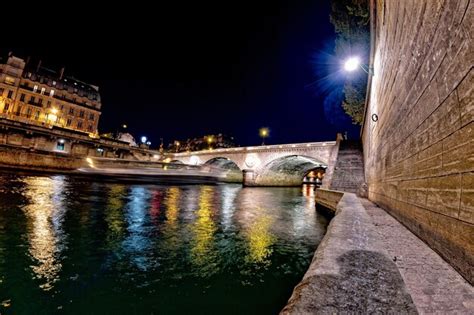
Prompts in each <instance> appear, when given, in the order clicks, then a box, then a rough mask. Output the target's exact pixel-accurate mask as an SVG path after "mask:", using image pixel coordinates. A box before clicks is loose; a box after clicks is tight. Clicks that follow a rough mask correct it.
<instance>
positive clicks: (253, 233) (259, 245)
mask: <svg viewBox="0 0 474 315" xmlns="http://www.w3.org/2000/svg"><path fill="white" fill-rule="evenodd" d="M258 211H259V212H261V214H260V215H259V216H258V217H257V218H256V219H255V220H254V221H253V222H252V223H251V225H250V228H249V229H248V231H247V238H248V242H249V248H248V254H247V256H246V257H245V259H246V261H247V262H251V263H257V264H263V265H265V264H267V265H268V264H270V259H269V257H270V255H271V254H272V249H271V247H270V246H271V245H272V244H273V242H274V240H275V237H274V236H273V234H272V233H270V226H271V224H272V222H273V220H272V218H271V217H270V216H269V215H267V214H265V210H264V209H258Z"/></svg>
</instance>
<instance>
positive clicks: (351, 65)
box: [344, 57, 360, 72]
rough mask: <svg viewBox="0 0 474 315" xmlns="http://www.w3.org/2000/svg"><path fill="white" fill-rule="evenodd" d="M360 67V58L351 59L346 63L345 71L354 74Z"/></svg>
mask: <svg viewBox="0 0 474 315" xmlns="http://www.w3.org/2000/svg"><path fill="white" fill-rule="evenodd" d="M359 66H360V59H359V58H358V57H350V58H349V59H347V60H346V62H345V63H344V70H346V71H349V72H352V71H354V70H356V69H357V68H358V67H359Z"/></svg>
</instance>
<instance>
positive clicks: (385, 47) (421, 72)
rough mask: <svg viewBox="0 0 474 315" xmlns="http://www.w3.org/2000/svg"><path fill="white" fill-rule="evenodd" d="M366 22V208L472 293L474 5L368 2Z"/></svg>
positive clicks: (462, 1)
mask: <svg viewBox="0 0 474 315" xmlns="http://www.w3.org/2000/svg"><path fill="white" fill-rule="evenodd" d="M371 17H372V21H371V26H372V52H371V63H373V66H374V76H373V77H372V78H371V85H370V89H369V93H368V98H367V104H366V117H365V122H364V125H363V129H362V141H363V147H364V162H365V178H366V181H367V184H368V195H369V199H370V200H372V201H373V202H375V203H377V204H379V205H381V206H382V207H384V208H386V209H387V210H388V212H389V213H390V214H391V215H393V216H394V217H395V218H396V219H398V220H399V221H400V222H402V223H403V224H404V225H405V226H407V227H408V228H409V229H410V230H411V231H413V232H414V233H415V234H416V235H417V236H418V237H420V238H421V239H423V240H424V241H425V242H426V243H427V244H428V245H430V246H431V247H432V248H433V249H434V250H435V251H437V252H438V253H439V254H440V255H441V256H442V257H443V258H444V259H446V260H447V261H448V262H449V263H450V264H451V265H452V266H453V267H454V268H456V269H457V270H458V271H459V272H460V273H461V274H462V275H463V276H464V277H465V278H466V279H467V280H468V281H469V282H470V283H471V284H472V283H474V122H473V118H474V102H473V86H474V79H473V75H474V70H473V64H474V46H473V38H472V34H474V1H472V0H471V1H469V0H433V1H431V0H430V1H428V0H424V1H388V0H385V1H383V0H373V1H372V3H371ZM373 114H377V115H378V118H379V119H378V121H377V122H374V121H372V120H371V119H370V117H371V116H372V115H373Z"/></svg>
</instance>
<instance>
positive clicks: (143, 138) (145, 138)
mask: <svg viewBox="0 0 474 315" xmlns="http://www.w3.org/2000/svg"><path fill="white" fill-rule="evenodd" d="M140 140H141V141H142V143H146V141H147V140H148V138H147V137H145V136H143V137H141V138H140Z"/></svg>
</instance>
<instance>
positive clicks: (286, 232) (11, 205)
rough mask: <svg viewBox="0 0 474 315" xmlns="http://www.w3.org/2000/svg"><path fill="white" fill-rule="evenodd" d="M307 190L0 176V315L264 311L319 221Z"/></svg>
mask: <svg viewBox="0 0 474 315" xmlns="http://www.w3.org/2000/svg"><path fill="white" fill-rule="evenodd" d="M310 190H311V189H310V188H303V190H301V189H300V188H242V187H240V186H239V185H219V186H200V185H193V186H185V185H183V186H160V185H137V184H123V183H109V182H90V181H85V180H83V179H80V178H75V177H70V176H28V175H22V176H18V175H14V174H11V173H2V174H0V300H1V301H0V302H2V304H1V305H0V313H2V314H3V313H6V314H9V313H11V314H16V313H35V314H41V313H44V314H51V313H66V314H74V313H77V314H82V313H114V314H115V313H120V314H125V313H126V314H129V313H140V314H142V313H147V314H149V313H165V314H169V313H176V314H178V313H180V314H184V313H189V312H193V313H196V312H197V313H208V314H209V313H224V312H225V313H240V314H241V313H245V314H272V313H276V312H278V311H279V310H280V309H281V308H282V307H283V306H284V304H285V303H286V300H287V299H288V298H289V296H290V294H291V291H292V289H293V287H294V285H295V284H296V283H297V282H298V281H299V280H300V279H301V277H302V276H303V274H304V272H305V271H306V269H307V267H308V265H309V263H310V261H311V258H312V255H313V252H314V250H315V248H316V246H317V244H318V243H319V241H320V240H321V238H322V236H323V235H324V233H325V229H326V226H327V220H326V219H325V218H324V217H322V216H320V215H318V214H317V213H316V212H315V210H314V199H313V198H314V197H313V195H312V193H309V192H310Z"/></svg>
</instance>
